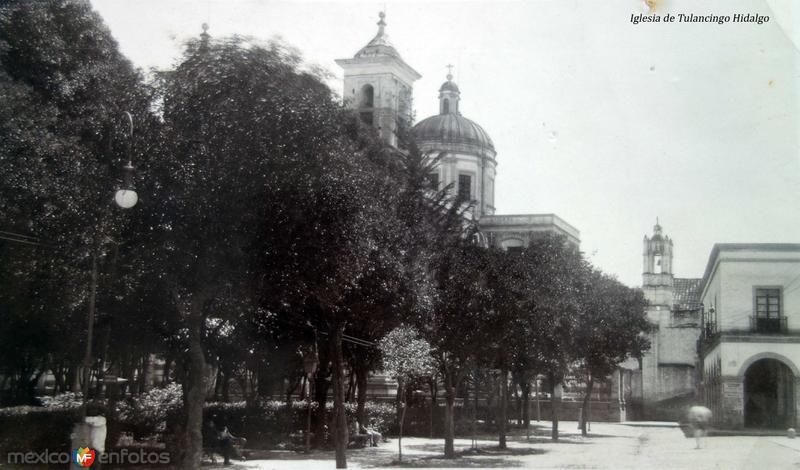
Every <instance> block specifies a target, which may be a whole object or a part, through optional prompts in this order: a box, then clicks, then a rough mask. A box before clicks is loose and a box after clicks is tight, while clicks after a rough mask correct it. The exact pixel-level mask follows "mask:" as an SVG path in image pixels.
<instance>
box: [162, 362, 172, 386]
mask: <svg viewBox="0 0 800 470" xmlns="http://www.w3.org/2000/svg"><path fill="white" fill-rule="evenodd" d="M171 367H172V358H171V357H169V356H168V357H167V358H166V359H164V371H163V372H162V373H161V385H166V384H168V383H169V374H170V372H171Z"/></svg>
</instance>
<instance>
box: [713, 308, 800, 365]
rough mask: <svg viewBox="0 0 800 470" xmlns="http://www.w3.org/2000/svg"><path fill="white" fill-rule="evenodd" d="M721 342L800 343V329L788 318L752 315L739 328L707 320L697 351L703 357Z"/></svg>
mask: <svg viewBox="0 0 800 470" xmlns="http://www.w3.org/2000/svg"><path fill="white" fill-rule="evenodd" d="M720 343H800V329H797V328H794V329H790V328H789V322H788V318H787V317H786V316H780V317H769V318H767V317H758V316H751V317H750V318H749V324H746V325H744V326H742V327H739V328H721V327H720V325H718V324H717V323H716V322H711V321H707V322H706V323H705V324H704V325H703V327H702V328H701V332H700V338H698V340H697V353H698V355H699V356H700V357H703V356H704V355H705V354H706V353H708V352H710V351H711V350H713V349H714V348H715V347H716V346H717V345H719V344H720Z"/></svg>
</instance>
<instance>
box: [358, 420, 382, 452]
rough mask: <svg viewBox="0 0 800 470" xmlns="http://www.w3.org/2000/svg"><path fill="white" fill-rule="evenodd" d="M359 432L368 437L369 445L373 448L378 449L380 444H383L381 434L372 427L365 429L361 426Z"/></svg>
mask: <svg viewBox="0 0 800 470" xmlns="http://www.w3.org/2000/svg"><path fill="white" fill-rule="evenodd" d="M358 430H359V432H360V433H361V434H366V435H367V443H368V444H369V445H370V446H372V447H377V446H378V444H379V443H380V442H381V438H382V436H381V433H379V432H378V431H376V430H375V429H374V428H373V427H372V426H370V427H364V426H361V424H359V426H358Z"/></svg>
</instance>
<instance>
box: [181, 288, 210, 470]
mask: <svg viewBox="0 0 800 470" xmlns="http://www.w3.org/2000/svg"><path fill="white" fill-rule="evenodd" d="M204 300H205V298H204V296H201V295H198V294H195V295H194V296H193V297H192V303H191V307H190V311H189V319H188V322H187V323H188V327H189V328H188V329H189V354H188V356H189V357H188V362H189V364H188V365H189V367H188V372H189V373H188V377H187V379H186V392H185V399H186V402H185V405H184V406H185V410H186V429H185V447H184V448H185V449H186V455H185V456H184V459H183V462H182V467H181V468H185V469H192V470H193V469H196V468H200V459H201V457H202V454H203V402H204V401H205V392H206V384H205V382H206V373H205V369H206V358H205V353H204V352H203V342H202V341H203V336H202V326H203V303H204Z"/></svg>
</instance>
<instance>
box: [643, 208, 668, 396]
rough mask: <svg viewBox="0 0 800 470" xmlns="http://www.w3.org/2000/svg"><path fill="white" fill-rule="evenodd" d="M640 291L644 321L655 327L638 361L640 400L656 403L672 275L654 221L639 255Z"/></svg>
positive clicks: (665, 238)
mask: <svg viewBox="0 0 800 470" xmlns="http://www.w3.org/2000/svg"><path fill="white" fill-rule="evenodd" d="M642 258H643V270H642V291H643V292H644V297H645V299H647V318H648V320H650V322H651V323H652V324H653V325H654V326H655V329H654V331H652V332H651V333H650V335H649V339H650V350H649V351H648V352H647V353H645V355H644V356H643V357H642V396H643V398H644V400H645V401H653V400H656V399H658V398H659V397H660V396H661V394H662V392H663V388H664V387H665V384H663V383H662V375H663V374H662V373H661V372H660V370H659V366H660V363H661V362H662V361H661V356H662V353H663V351H662V347H665V346H667V345H666V344H662V343H663V342H664V341H663V340H664V338H663V337H662V336H663V334H664V333H666V332H667V331H668V330H669V327H670V325H671V315H672V306H673V303H674V287H673V286H674V278H673V275H672V240H671V239H670V238H669V237H668V236H666V235H664V234H663V231H662V228H661V225H659V223H658V218H656V225H655V226H654V227H653V235H652V236H650V237H648V236H647V235H645V236H644V251H643V253H642Z"/></svg>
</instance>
